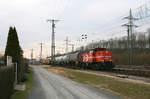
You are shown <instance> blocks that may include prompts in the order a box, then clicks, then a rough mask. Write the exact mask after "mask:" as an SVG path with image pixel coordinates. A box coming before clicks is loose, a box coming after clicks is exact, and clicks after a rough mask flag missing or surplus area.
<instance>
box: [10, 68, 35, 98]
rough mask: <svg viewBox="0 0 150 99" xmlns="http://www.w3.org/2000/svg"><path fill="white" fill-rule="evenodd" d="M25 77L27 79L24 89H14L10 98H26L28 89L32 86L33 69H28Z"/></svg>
mask: <svg viewBox="0 0 150 99" xmlns="http://www.w3.org/2000/svg"><path fill="white" fill-rule="evenodd" d="M25 75H26V77H27V79H28V80H27V81H26V82H25V85H26V89H25V90H24V91H17V90H15V92H14V94H13V95H12V97H11V99H27V98H28V95H29V93H30V90H31V88H32V86H33V83H34V80H33V71H32V70H31V69H30V72H29V73H26V74H25Z"/></svg>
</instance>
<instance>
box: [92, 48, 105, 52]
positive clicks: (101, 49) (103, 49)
mask: <svg viewBox="0 0 150 99" xmlns="http://www.w3.org/2000/svg"><path fill="white" fill-rule="evenodd" d="M94 51H95V52H98V51H106V48H95V49H94Z"/></svg>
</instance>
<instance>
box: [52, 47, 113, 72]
mask: <svg viewBox="0 0 150 99" xmlns="http://www.w3.org/2000/svg"><path fill="white" fill-rule="evenodd" d="M54 63H55V65H62V66H71V67H78V68H83V69H96V70H109V69H112V68H114V67H115V64H114V62H113V58H112V53H111V51H107V50H106V48H94V49H90V50H85V51H76V52H72V53H68V54H64V55H60V56H55V62H54Z"/></svg>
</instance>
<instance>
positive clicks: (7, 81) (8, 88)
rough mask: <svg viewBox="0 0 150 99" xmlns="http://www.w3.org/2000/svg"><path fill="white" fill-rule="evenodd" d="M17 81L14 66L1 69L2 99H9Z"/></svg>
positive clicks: (0, 95)
mask: <svg viewBox="0 0 150 99" xmlns="http://www.w3.org/2000/svg"><path fill="white" fill-rule="evenodd" d="M14 81H15V73H14V66H7V67H0V99H9V98H10V97H11V95H12V93H13V87H14Z"/></svg>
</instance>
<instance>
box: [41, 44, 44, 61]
mask: <svg viewBox="0 0 150 99" xmlns="http://www.w3.org/2000/svg"><path fill="white" fill-rule="evenodd" d="M43 44H44V43H40V48H41V50H40V62H41V61H42V51H43Z"/></svg>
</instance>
